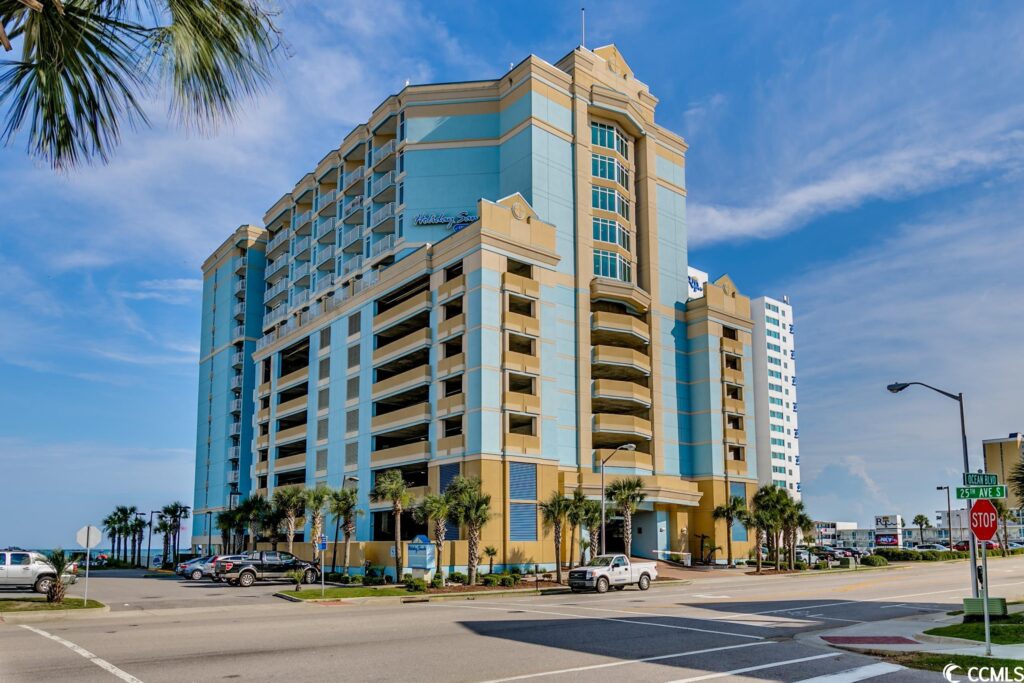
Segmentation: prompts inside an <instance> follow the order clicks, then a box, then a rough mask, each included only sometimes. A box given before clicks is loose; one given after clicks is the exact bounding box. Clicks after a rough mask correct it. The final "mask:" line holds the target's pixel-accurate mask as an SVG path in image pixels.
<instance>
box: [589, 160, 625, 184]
mask: <svg viewBox="0 0 1024 683" xmlns="http://www.w3.org/2000/svg"><path fill="white" fill-rule="evenodd" d="M590 172H591V174H592V175H593V176H594V177H595V178H604V179H605V180H612V181H614V182H616V183H618V184H619V185H622V186H623V187H624V188H626V189H629V171H627V170H626V167H625V166H623V165H622V163H621V162H620V161H619V160H617V159H615V158H614V157H610V156H605V155H604V154H593V155H591V161H590Z"/></svg>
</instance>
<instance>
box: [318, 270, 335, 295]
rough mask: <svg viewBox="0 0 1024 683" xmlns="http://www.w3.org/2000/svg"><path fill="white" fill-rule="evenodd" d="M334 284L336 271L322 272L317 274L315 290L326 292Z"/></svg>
mask: <svg viewBox="0 0 1024 683" xmlns="http://www.w3.org/2000/svg"><path fill="white" fill-rule="evenodd" d="M333 285H334V273H320V274H319V275H317V276H316V289H315V292H316V293H317V294H319V293H320V292H325V291H327V290H328V289H330V288H331V287H332V286H333Z"/></svg>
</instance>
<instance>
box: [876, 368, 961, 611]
mask: <svg viewBox="0 0 1024 683" xmlns="http://www.w3.org/2000/svg"><path fill="white" fill-rule="evenodd" d="M914 384H916V385H918V386H922V387H924V388H926V389H931V390H932V391H934V392H935V393H937V394H942V395H943V396H945V397H946V398H951V399H953V400H954V401H956V402H957V403H959V404H960V442H961V445H962V446H963V451H964V473H965V474H966V473H969V472H970V471H971V463H970V458H969V457H968V455H967V422H966V420H964V395H963V393H958V394H952V393H950V392H948V391H943V390H942V389H936V388H935V387H933V386H932V385H930V384H925V383H924V382H893V383H892V384H890V385H889V386H888V387H886V388H887V389H888V390H889V392H890V393H893V394H898V393H900V392H901V391H903V390H904V389H906V388H907V387H909V386H912V385H914ZM970 507H971V501H967V508H968V509H970ZM970 547H971V567H970V570H971V596H972V597H975V598H976V597H978V549H977V543H976V542H975V538H974V535H973V534H971V540H970Z"/></svg>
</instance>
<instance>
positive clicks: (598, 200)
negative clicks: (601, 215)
mask: <svg viewBox="0 0 1024 683" xmlns="http://www.w3.org/2000/svg"><path fill="white" fill-rule="evenodd" d="M590 205H591V206H593V207H594V208H595V209H601V210H602V211H611V212H612V213H617V214H619V215H620V216H622V217H623V218H625V219H626V220H627V221H628V220H629V201H628V200H627V199H626V198H625V197H623V196H622V195H621V194H619V192H618V190H613V189H611V188H609V187H600V186H597V185H595V186H594V187H592V188H591V190H590Z"/></svg>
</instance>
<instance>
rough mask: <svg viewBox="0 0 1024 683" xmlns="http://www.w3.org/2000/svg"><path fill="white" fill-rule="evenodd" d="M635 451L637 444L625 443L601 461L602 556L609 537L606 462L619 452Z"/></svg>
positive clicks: (627, 550)
mask: <svg viewBox="0 0 1024 683" xmlns="http://www.w3.org/2000/svg"><path fill="white" fill-rule="evenodd" d="M635 450H636V444H635V443H624V444H622V445H621V446H616V447H615V450H614V451H612V452H611V453H609V454H608V457H607V458H605V459H604V460H602V461H601V554H602V555H604V548H605V544H604V541H605V537H606V536H608V534H607V530H606V529H605V525H604V501H605V497H604V464H605V463H606V462H608V461H609V460H611V459H612V456H614V455H615V454H616V453H618V452H619V451H635ZM626 553H627V554H628V553H629V548H626Z"/></svg>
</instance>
